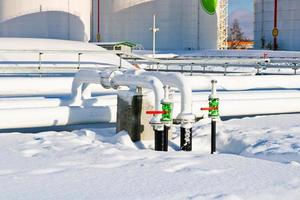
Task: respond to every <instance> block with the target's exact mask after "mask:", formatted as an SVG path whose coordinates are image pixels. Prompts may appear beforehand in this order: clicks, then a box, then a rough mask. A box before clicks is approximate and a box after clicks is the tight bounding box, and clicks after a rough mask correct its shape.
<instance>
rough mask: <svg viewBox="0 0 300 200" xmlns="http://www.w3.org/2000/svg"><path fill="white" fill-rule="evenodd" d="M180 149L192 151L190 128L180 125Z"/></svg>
mask: <svg viewBox="0 0 300 200" xmlns="http://www.w3.org/2000/svg"><path fill="white" fill-rule="evenodd" d="M180 149H181V150H183V151H192V128H185V127H180Z"/></svg>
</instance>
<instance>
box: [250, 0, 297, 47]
mask: <svg viewBox="0 0 300 200" xmlns="http://www.w3.org/2000/svg"><path fill="white" fill-rule="evenodd" d="M277 2H278V10H277V11H278V15H277V18H278V23H277V24H278V25H277V27H278V30H279V35H278V49H279V50H294V51H299V50H300V37H299V33H300V1H299V0H277ZM274 3H275V0H254V10H255V23H254V24H255V26H254V39H255V47H256V48H257V49H261V48H268V47H271V46H273V45H274V44H273V43H274V42H273V35H272V30H273V28H274Z"/></svg>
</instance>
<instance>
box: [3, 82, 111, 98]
mask: <svg viewBox="0 0 300 200" xmlns="http://www.w3.org/2000/svg"><path fill="white" fill-rule="evenodd" d="M72 83H73V77H1V79H0V96H2V97H3V96H5V97H9V96H13V97H15V96H19V97H27V96H31V97H32V96H67V95H70V94H71V87H72ZM88 88H89V90H91V91H92V92H93V93H101V94H111V93H115V91H114V90H108V89H104V88H103V87H102V86H101V85H95V84H92V85H90V86H89V87H88Z"/></svg>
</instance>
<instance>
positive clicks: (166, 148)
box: [163, 125, 170, 151]
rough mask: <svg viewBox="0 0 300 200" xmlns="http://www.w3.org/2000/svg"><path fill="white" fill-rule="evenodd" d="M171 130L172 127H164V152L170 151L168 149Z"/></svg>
mask: <svg viewBox="0 0 300 200" xmlns="http://www.w3.org/2000/svg"><path fill="white" fill-rule="evenodd" d="M169 130H170V127H169V126H166V125H165V126H164V135H163V137H164V142H163V147H164V148H163V151H168V147H169Z"/></svg>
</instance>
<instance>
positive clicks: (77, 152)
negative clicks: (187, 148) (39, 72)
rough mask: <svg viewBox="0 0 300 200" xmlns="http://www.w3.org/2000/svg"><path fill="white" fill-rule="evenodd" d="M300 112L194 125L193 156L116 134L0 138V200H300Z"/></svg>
mask: <svg viewBox="0 0 300 200" xmlns="http://www.w3.org/2000/svg"><path fill="white" fill-rule="evenodd" d="M299 121H300V115H280V116H265V117H255V118H244V119H235V120H230V121H224V122H219V123H218V151H219V154H216V155H209V154H208V152H209V148H210V144H209V141H210V136H209V134H210V125H209V121H200V122H199V123H197V124H196V125H195V127H194V129H195V132H194V138H193V139H194V141H193V147H194V151H193V152H179V151H177V150H178V144H179V137H178V134H179V133H178V131H177V132H176V133H175V134H174V139H173V140H172V141H171V142H170V148H169V152H155V151H153V150H152V148H153V141H149V142H144V143H135V144H134V143H132V142H131V141H130V139H129V137H128V136H127V134H126V133H124V132H121V133H119V134H118V135H115V134H114V129H111V128H106V129H83V130H77V131H73V132H43V133H38V134H20V133H7V134H0V158H1V159H0V199H226V200H235V199H263V200H266V199H299V196H300V134H299V133H300V122H299Z"/></svg>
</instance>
